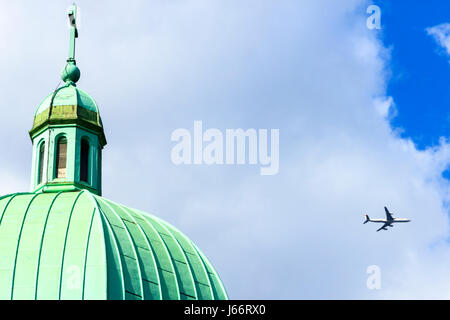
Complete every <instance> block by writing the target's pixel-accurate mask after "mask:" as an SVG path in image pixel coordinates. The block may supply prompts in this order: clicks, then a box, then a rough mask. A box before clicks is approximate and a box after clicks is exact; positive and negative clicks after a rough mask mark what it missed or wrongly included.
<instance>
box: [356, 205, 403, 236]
mask: <svg viewBox="0 0 450 320" xmlns="http://www.w3.org/2000/svg"><path fill="white" fill-rule="evenodd" d="M384 210H385V212H386V219H370V217H369V216H368V215H367V214H366V215H365V217H366V221H364V223H367V222H375V223H382V224H383V225H382V226H381V228H379V229H378V230H377V231H380V230H387V228H386V227H393V226H394V225H393V224H394V223H400V222H403V223H404V222H410V221H411V220H409V219H402V218H395V217H394V216H393V215H392V213H391V212H389V210H388V208H386V207H384Z"/></svg>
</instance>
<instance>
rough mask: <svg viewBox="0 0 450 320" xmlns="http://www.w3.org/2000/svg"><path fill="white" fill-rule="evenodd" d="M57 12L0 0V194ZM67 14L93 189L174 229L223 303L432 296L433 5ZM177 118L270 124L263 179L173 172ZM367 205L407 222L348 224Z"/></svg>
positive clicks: (27, 149) (143, 6)
mask: <svg viewBox="0 0 450 320" xmlns="http://www.w3.org/2000/svg"><path fill="white" fill-rule="evenodd" d="M71 2H72V1H70V2H69V1H68V2H64V1H60V0H58V1H57V0H52V1H45V2H40V3H39V4H37V3H30V2H29V1H25V0H18V1H14V2H12V1H0V70H1V71H2V73H1V77H0V96H2V103H1V104H0V108H2V111H1V115H2V117H0V145H2V146H4V148H5V149H4V150H7V152H3V153H2V155H1V157H0V181H1V183H0V194H7V193H12V192H17V191H27V190H29V179H30V170H31V165H30V164H31V144H30V139H29V136H28V134H27V130H29V129H30V127H31V124H32V117H33V114H34V112H35V110H36V108H37V106H38V105H39V103H40V102H41V101H42V99H44V98H45V97H46V96H47V95H48V94H49V92H51V91H52V90H54V88H55V86H56V85H57V84H58V82H59V81H60V79H59V74H60V72H61V70H62V68H63V67H64V65H65V60H66V57H67V49H68V29H67V16H66V10H67V7H68V6H69V5H70V4H71ZM77 4H78V5H79V7H80V13H81V21H80V28H79V34H80V37H79V39H78V42H77V56H76V58H77V65H78V66H79V68H80V69H81V79H80V81H79V82H78V83H77V85H78V86H79V87H80V88H81V89H83V90H85V91H86V92H88V93H89V94H91V95H92V96H93V97H94V98H95V99H96V101H97V103H98V105H99V108H100V113H101V116H102V120H103V123H104V125H105V130H106V135H107V139H108V145H107V146H106V147H105V149H104V153H103V195H104V197H106V198H108V199H111V200H113V201H116V202H118V203H121V204H124V205H127V206H129V207H132V208H138V209H141V210H144V211H147V212H150V213H152V214H155V215H157V216H159V217H161V218H162V219H165V220H166V221H168V222H169V223H171V224H173V225H174V226H175V227H177V228H178V229H180V230H182V231H183V232H184V233H185V234H186V235H187V236H188V237H189V238H190V239H192V240H193V241H194V242H195V243H196V244H197V246H198V247H199V248H200V249H201V250H202V251H203V252H204V253H205V255H206V256H207V257H208V258H209V259H210V260H211V262H212V264H213V265H214V266H215V268H216V269H217V271H218V273H219V274H220V276H221V278H222V280H223V282H224V284H225V287H226V289H227V291H228V293H229V295H230V297H231V298H233V299H257V298H263V299H281V298H285V299H297V298H306V299H311V298H313V299H314V298H315V299H327V298H334V299H346V298H348V299H360V298H368V299H385V298H450V291H449V287H448V283H449V281H450V272H449V270H450V246H449V243H448V239H449V235H450V228H449V208H448V205H447V204H448V203H449V200H450V184H449V181H448V180H447V179H443V178H442V175H443V173H444V172H445V170H446V168H447V167H448V165H449V164H450V144H449V142H448V141H446V140H445V139H444V140H441V141H440V140H439V138H440V137H444V138H448V129H447V125H448V111H447V109H448V108H447V107H446V106H447V105H448V102H449V90H448V80H447V79H448V78H447V76H448V73H449V63H448V61H449V60H450V57H449V56H447V55H445V54H444V53H445V51H444V49H443V47H442V46H440V45H439V44H438V42H436V41H435V40H434V39H433V37H432V36H430V35H428V34H427V32H426V31H425V29H426V28H431V27H435V26H437V25H440V24H442V23H450V17H449V16H445V14H446V13H448V12H449V10H448V6H449V5H448V4H445V2H444V1H433V4H432V5H431V4H430V2H427V5H423V7H419V5H418V4H416V3H415V2H411V1H410V2H406V1H390V2H386V3H384V2H379V3H377V2H375V4H378V5H379V6H380V8H381V11H382V17H381V19H382V21H381V25H382V30H369V29H368V28H367V26H366V20H367V18H368V15H367V13H366V9H367V7H368V6H369V5H370V4H372V2H371V1H365V0H347V1H335V0H322V1H316V0H308V1H307V0H305V1H297V0H286V1H272V0H249V1H240V0H226V1H225V0H223V1H220V0H217V1H216V0H214V1H210V0H179V1H171V2H169V1H166V0H155V1H148V0H135V1H128V2H121V1H117V2H115V3H114V6H112V5H111V3H110V1H103V0H102V1H95V2H94V1H87V0H79V1H77ZM105 8H106V9H107V11H105V10H106V9H105ZM105 12H107V14H105ZM36 30H37V31H38V35H39V36H36V34H37V33H36ZM389 114H391V116H389ZM18 115H20V116H18ZM195 120H201V121H203V126H204V128H205V129H206V128H218V129H220V130H222V131H223V132H224V131H225V130H226V129H235V128H244V129H248V128H255V129H269V130H270V129H279V130H280V168H279V173H278V174H277V175H273V176H261V175H259V166H250V165H245V166H238V165H222V166H219V165H211V166H208V165H198V166H193V165H179V166H176V165H174V163H172V161H171V157H170V155H171V150H172V148H173V146H174V143H173V142H172V141H171V139H170V137H171V133H172V132H173V131H174V130H176V129H179V128H187V129H188V130H192V128H193V123H194V121H195ZM399 132H401V134H399ZM130 163H132V165H130ZM383 206H388V207H389V209H390V210H391V211H392V212H394V213H395V214H397V215H398V216H401V217H405V218H410V219H412V222H411V223H409V224H407V225H402V226H398V227H397V226H396V227H394V228H393V230H389V231H388V232H384V233H381V232H378V233H377V232H375V230H376V226H373V225H371V224H366V225H363V224H362V222H363V221H364V219H363V213H367V214H369V215H370V216H373V217H377V218H378V217H382V216H383V214H384V210H383ZM386 248H390V249H391V250H386ZM371 265H377V266H379V267H380V269H381V271H382V287H381V289H380V290H369V289H368V288H367V286H366V280H367V277H368V275H367V273H366V270H367V268H368V267H369V266H371Z"/></svg>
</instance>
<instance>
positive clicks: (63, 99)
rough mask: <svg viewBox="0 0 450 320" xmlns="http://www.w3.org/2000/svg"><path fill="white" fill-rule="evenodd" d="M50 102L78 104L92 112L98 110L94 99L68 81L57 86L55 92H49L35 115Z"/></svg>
mask: <svg viewBox="0 0 450 320" xmlns="http://www.w3.org/2000/svg"><path fill="white" fill-rule="evenodd" d="M52 99H53V103H52ZM50 104H51V105H52V106H80V107H83V108H85V109H87V110H90V111H92V112H96V113H98V112H99V111H98V107H97V103H95V100H94V99H93V98H92V97H91V96H90V95H89V94H88V93H86V92H84V91H83V90H81V89H79V88H77V87H76V86H74V85H73V84H70V83H69V84H66V85H65V86H62V87H60V88H58V89H57V90H56V92H55V93H51V94H49V95H48V96H47V97H46V98H45V99H44V101H42V102H41V103H40V104H39V107H38V108H37V110H36V113H35V116H37V115H38V114H41V113H42V112H44V111H45V110H47V109H48V108H50Z"/></svg>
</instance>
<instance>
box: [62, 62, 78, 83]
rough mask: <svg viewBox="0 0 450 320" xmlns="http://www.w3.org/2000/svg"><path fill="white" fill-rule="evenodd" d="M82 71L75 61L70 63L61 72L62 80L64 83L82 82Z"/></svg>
mask: <svg viewBox="0 0 450 320" xmlns="http://www.w3.org/2000/svg"><path fill="white" fill-rule="evenodd" d="M80 75H81V73H80V69H78V67H77V66H76V64H75V62H74V61H68V62H67V64H66V66H65V67H64V69H63V71H62V72H61V79H62V80H63V81H64V82H72V83H76V82H77V81H78V80H80Z"/></svg>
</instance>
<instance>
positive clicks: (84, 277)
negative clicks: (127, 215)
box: [81, 207, 97, 300]
mask: <svg viewBox="0 0 450 320" xmlns="http://www.w3.org/2000/svg"><path fill="white" fill-rule="evenodd" d="M96 211H97V208H96V207H95V208H94V210H93V211H92V215H91V221H90V222H89V230H88V237H87V240H86V246H85V248H86V251H85V253H84V261H83V287H82V288H81V299H82V300H84V292H85V288H86V267H87V259H88V254H89V242H90V240H91V232H92V225H93V224H94V218H95V213H96Z"/></svg>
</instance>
